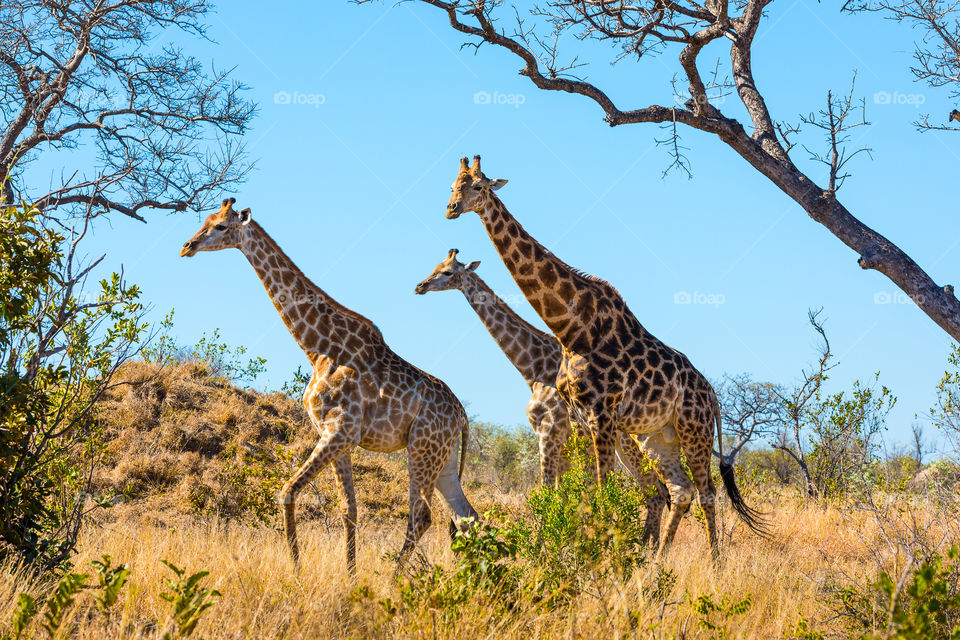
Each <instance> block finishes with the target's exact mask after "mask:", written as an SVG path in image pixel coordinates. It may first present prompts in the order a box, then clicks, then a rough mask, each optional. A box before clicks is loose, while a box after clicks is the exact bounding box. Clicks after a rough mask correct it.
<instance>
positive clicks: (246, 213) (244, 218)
mask: <svg viewBox="0 0 960 640" xmlns="http://www.w3.org/2000/svg"><path fill="white" fill-rule="evenodd" d="M237 219H238V220H239V221H240V224H249V223H250V220H252V219H253V212H252V211H250V207H247V208H246V209H242V210H240V212H239V213H237Z"/></svg>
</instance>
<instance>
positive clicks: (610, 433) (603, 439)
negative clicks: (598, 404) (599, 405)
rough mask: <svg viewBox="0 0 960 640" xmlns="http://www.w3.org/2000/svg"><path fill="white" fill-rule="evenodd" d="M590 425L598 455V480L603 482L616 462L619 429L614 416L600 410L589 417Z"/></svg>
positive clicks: (594, 447) (595, 450)
mask: <svg viewBox="0 0 960 640" xmlns="http://www.w3.org/2000/svg"><path fill="white" fill-rule="evenodd" d="M588 427H589V429H590V435H591V436H592V437H593V450H594V453H595V454H596V456H597V480H598V481H599V482H603V479H604V478H605V477H606V475H607V474H608V473H610V472H611V471H613V468H614V465H615V464H616V454H617V439H618V435H617V434H618V433H619V431H618V430H617V425H616V422H615V421H614V419H613V416H611V415H609V414H608V412H606V411H598V412H596V413H595V414H594V415H593V416H591V417H589V418H588Z"/></svg>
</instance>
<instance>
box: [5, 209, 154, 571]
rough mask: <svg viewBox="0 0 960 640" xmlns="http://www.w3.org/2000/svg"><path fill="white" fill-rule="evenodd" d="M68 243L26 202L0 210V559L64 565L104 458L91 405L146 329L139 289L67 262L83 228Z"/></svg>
mask: <svg viewBox="0 0 960 640" xmlns="http://www.w3.org/2000/svg"><path fill="white" fill-rule="evenodd" d="M81 224H82V227H81V228H80V229H79V230H74V231H73V232H72V233H71V234H70V237H69V238H68V237H66V236H65V235H64V234H63V233H61V232H59V231H57V230H56V229H55V228H53V226H52V225H51V224H49V223H47V222H46V221H45V219H44V218H43V216H42V215H41V214H40V212H39V211H37V210H36V209H33V208H31V207H30V206H28V205H24V206H22V207H15V206H9V207H5V208H3V209H0V264H3V269H2V270H0V363H2V364H0V559H2V558H3V557H6V556H9V555H11V554H16V555H18V556H20V557H22V558H24V559H26V560H27V561H30V562H32V563H34V564H35V565H37V566H40V567H45V568H52V567H55V566H58V565H60V564H61V563H63V562H64V561H65V560H66V559H67V557H68V556H69V554H70V552H71V551H72V549H73V547H74V544H75V542H76V539H77V535H78V534H79V530H80V526H81V523H82V521H83V514H84V511H85V510H86V509H88V508H89V505H88V504H87V488H88V487H89V481H90V477H91V471H92V469H93V468H94V467H95V466H96V465H97V464H98V462H99V460H100V459H101V457H102V455H103V447H104V443H103V441H102V434H101V430H100V426H99V424H98V421H97V412H96V402H97V400H98V398H100V397H101V395H102V394H103V393H104V391H105V390H106V389H108V388H109V386H110V382H111V378H112V376H113V374H114V372H115V371H116V369H117V367H119V366H120V365H121V364H122V363H123V362H125V361H127V360H128V359H130V358H131V357H133V356H134V355H135V354H136V352H137V351H138V349H139V343H140V339H141V337H142V335H143V333H144V332H145V330H146V328H147V325H146V324H145V323H144V322H142V312H143V308H142V306H141V304H140V303H139V302H138V298H139V295H140V291H139V289H138V288H137V287H136V286H134V285H128V284H126V283H125V282H124V281H123V280H122V278H121V277H120V275H119V274H117V273H113V274H111V275H110V276H108V277H107V278H105V279H103V280H101V281H100V282H99V288H98V290H97V291H96V293H90V292H88V291H85V289H84V287H85V285H86V284H87V279H88V277H89V276H90V273H91V270H92V269H94V268H95V267H96V266H97V265H98V264H99V263H100V261H101V260H102V258H101V259H100V260H95V261H93V262H92V263H91V264H88V265H85V266H81V265H79V264H78V258H77V250H78V245H79V244H80V241H81V240H82V239H83V237H84V235H85V233H86V229H87V225H88V224H89V220H86V221H84V222H83V223H81Z"/></svg>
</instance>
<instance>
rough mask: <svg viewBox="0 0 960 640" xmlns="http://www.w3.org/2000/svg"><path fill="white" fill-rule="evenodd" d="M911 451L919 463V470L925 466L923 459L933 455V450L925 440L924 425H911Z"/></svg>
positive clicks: (917, 423)
mask: <svg viewBox="0 0 960 640" xmlns="http://www.w3.org/2000/svg"><path fill="white" fill-rule="evenodd" d="M910 445H911V447H910V449H911V452H912V453H913V459H914V460H915V461H916V463H917V468H920V467H922V466H923V458H924V456H926V455H927V454H928V453H932V451H933V450H932V449H931V447H930V445H929V443H927V441H926V439H925V438H924V433H923V425H922V424H920V423H919V422H914V423H913V424H912V425H910Z"/></svg>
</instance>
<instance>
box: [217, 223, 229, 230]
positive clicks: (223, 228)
mask: <svg viewBox="0 0 960 640" xmlns="http://www.w3.org/2000/svg"><path fill="white" fill-rule="evenodd" d="M226 228H227V225H225V224H218V225H217V226H216V227H214V229H216V230H217V231H225V230H226Z"/></svg>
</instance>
